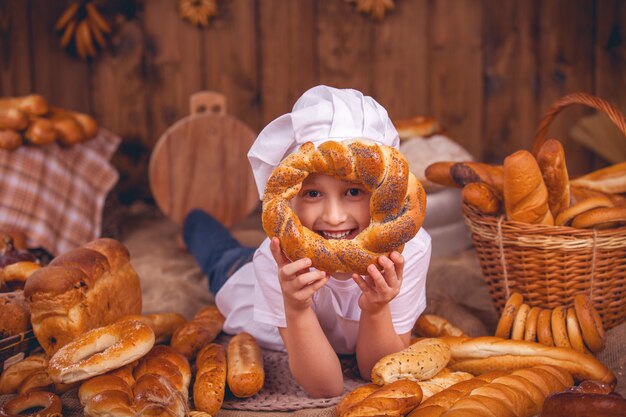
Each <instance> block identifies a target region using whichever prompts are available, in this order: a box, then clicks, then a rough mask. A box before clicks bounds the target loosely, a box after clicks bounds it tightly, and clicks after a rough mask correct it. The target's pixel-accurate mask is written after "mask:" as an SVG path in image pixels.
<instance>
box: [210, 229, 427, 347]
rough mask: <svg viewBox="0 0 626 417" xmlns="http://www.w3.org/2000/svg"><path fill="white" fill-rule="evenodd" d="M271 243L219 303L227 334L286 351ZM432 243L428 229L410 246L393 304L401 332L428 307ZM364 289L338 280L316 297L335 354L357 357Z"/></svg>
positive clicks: (233, 280)
mask: <svg viewBox="0 0 626 417" xmlns="http://www.w3.org/2000/svg"><path fill="white" fill-rule="evenodd" d="M269 242H270V241H269V239H265V240H264V241H263V243H262V244H261V246H260V247H259V249H257V251H256V252H255V254H254V257H253V259H252V262H250V263H247V264H245V265H244V266H242V267H241V268H240V269H239V270H238V271H237V272H235V273H234V274H233V276H231V277H230V278H229V279H228V280H227V281H226V283H225V284H224V286H223V287H222V288H221V289H220V290H219V291H218V293H217V295H216V297H215V302H216V304H217V307H218V308H219V310H220V311H221V312H222V314H223V315H224V316H225V317H226V322H225V323H224V331H225V332H226V333H229V334H237V333H240V332H248V333H250V334H251V335H252V336H254V337H255V338H256V340H257V341H258V342H259V345H260V346H261V347H264V348H267V349H273V350H280V351H284V350H285V346H284V344H283V341H282V338H281V337H280V334H279V333H278V328H279V327H286V321H285V308H284V304H283V296H282V292H281V289H280V283H279V278H278V266H277V265H276V262H275V261H274V258H273V257H272V253H271V252H270V246H269ZM430 253H431V239H430V236H429V235H428V233H427V232H426V231H425V230H424V229H420V230H419V232H418V233H417V235H416V236H415V237H414V238H413V239H412V240H410V241H409V242H407V243H406V244H405V245H404V250H403V251H402V256H403V257H404V274H403V280H402V286H401V288H400V293H399V294H398V295H397V296H396V298H394V299H393V300H392V301H391V302H390V304H389V305H390V308H391V319H392V321H393V326H394V328H395V331H396V333H398V334H403V333H406V332H408V331H410V330H411V329H412V328H413V325H414V324H415V321H416V320H417V318H418V317H419V315H420V314H421V313H422V312H423V311H424V309H425V308H426V273H427V271H428V265H429V263H430ZM360 296H361V289H360V288H359V287H358V285H357V284H356V283H355V282H354V281H353V280H351V279H350V280H346V281H342V280H338V279H335V278H333V277H332V276H331V277H330V279H329V280H328V282H327V283H326V285H325V286H323V287H322V288H320V289H319V290H318V291H317V292H316V293H315V294H314V295H313V303H312V308H313V310H314V311H315V314H316V315H317V318H318V320H319V322H320V325H321V327H322V329H323V331H324V333H325V334H326V337H327V338H328V341H329V342H330V344H331V346H332V347H333V349H334V350H335V351H336V352H337V353H339V354H353V353H355V351H356V340H357V335H358V329H359V318H360V316H361V309H360V308H359V303H358V301H359V297H360Z"/></svg>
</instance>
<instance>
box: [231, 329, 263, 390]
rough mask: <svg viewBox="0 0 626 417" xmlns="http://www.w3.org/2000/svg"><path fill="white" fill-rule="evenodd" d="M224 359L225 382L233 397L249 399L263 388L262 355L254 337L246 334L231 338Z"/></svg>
mask: <svg viewBox="0 0 626 417" xmlns="http://www.w3.org/2000/svg"><path fill="white" fill-rule="evenodd" d="M226 358H227V360H228V363H227V377H226V380H227V382H228V388H230V391H231V392H232V393H233V395H234V396H235V397H238V398H246V397H250V396H252V395H254V394H256V393H257V392H259V391H260V390H261V388H263V383H264V382H265V371H264V370H263V354H262V353H261V348H260V347H259V345H258V343H257V342H256V339H255V338H254V337H252V336H251V335H250V334H248V333H239V334H237V335H235V336H233V338H232V339H230V341H229V342H228V348H227V355H226Z"/></svg>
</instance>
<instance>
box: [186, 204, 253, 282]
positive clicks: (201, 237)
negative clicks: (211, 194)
mask: <svg viewBox="0 0 626 417" xmlns="http://www.w3.org/2000/svg"><path fill="white" fill-rule="evenodd" d="M183 239H184V240H185V245H186V246H187V249H188V250H189V252H190V253H191V254H192V255H193V257H194V258H195V259H196V262H197V263H198V265H199V266H200V269H201V270H202V272H204V273H205V274H206V276H207V277H208V278H209V289H210V290H211V292H212V293H213V294H217V291H218V290H219V289H220V288H222V285H224V283H225V282H226V280H227V279H228V278H229V277H230V276H231V275H232V274H234V273H235V271H237V270H238V269H239V268H240V267H241V266H243V265H244V264H246V263H247V262H250V261H251V260H252V255H253V254H254V252H255V251H256V248H251V247H247V246H243V245H241V244H240V243H239V242H238V241H237V240H235V238H233V237H232V235H231V234H230V232H229V231H228V229H226V228H225V227H224V226H223V225H222V224H221V223H220V222H219V221H217V220H216V219H214V218H213V217H211V215H209V214H207V213H206V212H204V211H203V210H200V209H194V210H192V211H190V212H189V214H187V217H185V223H184V225H183Z"/></svg>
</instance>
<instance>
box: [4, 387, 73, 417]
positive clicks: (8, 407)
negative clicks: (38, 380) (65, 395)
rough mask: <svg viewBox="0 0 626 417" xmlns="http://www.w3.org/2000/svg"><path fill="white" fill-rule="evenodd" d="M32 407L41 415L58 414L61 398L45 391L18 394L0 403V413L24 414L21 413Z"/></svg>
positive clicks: (5, 414) (8, 414) (9, 414)
mask: <svg viewBox="0 0 626 417" xmlns="http://www.w3.org/2000/svg"><path fill="white" fill-rule="evenodd" d="M33 409H36V410H37V414H38V415H41V416H60V415H61V409H62V403H61V399H60V398H59V397H58V396H56V395H54V394H53V393H51V392H45V391H32V392H28V393H24V394H20V395H17V396H15V397H13V398H11V399H10V400H8V401H7V402H6V403H5V404H4V405H0V415H1V416H17V415H25V414H23V413H24V412H25V411H27V410H33ZM29 415H31V414H29Z"/></svg>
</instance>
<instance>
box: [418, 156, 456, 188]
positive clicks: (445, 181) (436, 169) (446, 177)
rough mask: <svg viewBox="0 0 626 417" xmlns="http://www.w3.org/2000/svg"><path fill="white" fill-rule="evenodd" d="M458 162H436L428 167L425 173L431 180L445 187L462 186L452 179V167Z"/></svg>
mask: <svg viewBox="0 0 626 417" xmlns="http://www.w3.org/2000/svg"><path fill="white" fill-rule="evenodd" d="M455 163H456V162H451V161H442V162H435V163H432V164H430V165H428V166H427V167H426V170H425V171H424V174H425V175H426V178H427V179H428V180H429V181H432V182H434V183H436V184H439V185H443V186H445V187H454V188H461V186H460V185H459V184H458V183H457V182H456V181H454V179H452V176H451V174H450V168H452V165H454V164H455Z"/></svg>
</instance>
